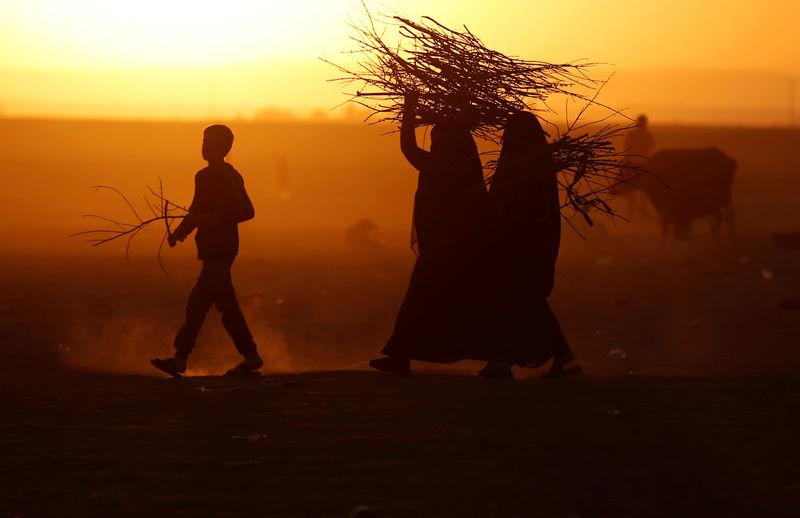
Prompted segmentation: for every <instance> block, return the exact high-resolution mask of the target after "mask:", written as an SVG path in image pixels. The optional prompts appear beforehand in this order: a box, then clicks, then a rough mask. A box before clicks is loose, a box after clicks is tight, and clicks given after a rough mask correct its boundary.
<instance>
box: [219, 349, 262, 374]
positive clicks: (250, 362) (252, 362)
mask: <svg viewBox="0 0 800 518" xmlns="http://www.w3.org/2000/svg"><path fill="white" fill-rule="evenodd" d="M263 365H264V360H262V359H261V356H259V355H258V353H257V352H255V351H254V352H253V353H252V354H249V355H247V356H245V357H244V361H243V362H242V363H240V364H239V365H237V366H236V367H234V368H232V369H229V370H228V372H226V373H225V375H226V376H247V375H256V376H258V375H259V374H258V373H257V372H255V371H257V370H258V369H260V368H261V367H263Z"/></svg>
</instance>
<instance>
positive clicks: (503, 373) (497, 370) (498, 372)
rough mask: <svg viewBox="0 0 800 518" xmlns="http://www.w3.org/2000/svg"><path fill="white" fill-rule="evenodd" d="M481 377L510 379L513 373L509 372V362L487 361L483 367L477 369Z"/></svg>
mask: <svg viewBox="0 0 800 518" xmlns="http://www.w3.org/2000/svg"><path fill="white" fill-rule="evenodd" d="M478 376H480V377H481V378H505V379H511V378H513V377H514V373H513V372H511V364H510V363H505V362H489V363H487V364H486V366H485V367H484V368H482V369H481V370H480V371H478Z"/></svg>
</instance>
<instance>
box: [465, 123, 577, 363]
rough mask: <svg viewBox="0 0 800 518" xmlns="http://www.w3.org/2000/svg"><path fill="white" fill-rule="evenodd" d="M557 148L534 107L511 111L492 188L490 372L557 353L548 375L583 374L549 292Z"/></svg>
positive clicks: (555, 238)
mask: <svg viewBox="0 0 800 518" xmlns="http://www.w3.org/2000/svg"><path fill="white" fill-rule="evenodd" d="M555 173H556V171H555V165H554V162H553V157H552V154H551V152H550V150H549V148H548V144H547V138H546V134H545V132H544V130H543V129H542V127H541V125H540V123H539V120H538V119H537V118H536V116H535V115H534V114H532V113H528V112H519V113H516V114H513V115H511V116H510V117H509V118H508V120H507V122H506V126H505V129H504V132H503V147H502V150H501V152H500V158H499V160H498V164H497V169H496V170H495V174H494V175H493V176H492V181H491V189H490V190H489V199H490V204H489V207H490V210H491V216H490V219H489V231H488V232H487V237H486V239H487V242H488V243H489V247H488V253H489V254H490V256H489V258H488V260H487V261H486V263H487V264H488V265H490V266H491V268H490V272H489V281H488V283H487V286H488V287H487V293H486V298H488V299H489V300H488V304H487V307H488V312H489V315H488V317H489V318H488V322H489V326H488V330H487V334H486V338H485V340H486V345H485V347H484V349H483V350H482V351H481V354H480V355H478V357H476V359H483V360H487V362H488V363H487V365H486V367H484V368H483V369H482V370H481V371H480V373H479V374H480V375H481V376H484V377H504V378H510V377H512V373H511V366H512V365H520V366H528V367H536V366H539V365H542V364H544V363H545V362H547V361H548V360H549V359H550V358H552V359H553V365H552V367H551V368H550V370H549V371H548V373H547V374H546V376H549V377H555V376H562V375H565V374H572V373H576V372H578V367H571V368H565V365H566V364H567V363H569V362H570V361H572V360H573V359H574V358H575V355H574V354H573V353H572V350H571V349H570V347H569V345H568V344H567V341H566V339H565V338H564V335H563V333H562V332H561V328H560V326H559V325H558V322H557V321H556V318H555V315H553V312H552V310H551V309H550V306H549V305H548V303H547V300H546V298H547V297H548V296H549V295H550V294H551V292H552V291H553V283H554V278H555V265H556V259H557V257H558V250H559V246H560V243H561V213H560V204H559V197H558V182H557V179H556V174H555Z"/></svg>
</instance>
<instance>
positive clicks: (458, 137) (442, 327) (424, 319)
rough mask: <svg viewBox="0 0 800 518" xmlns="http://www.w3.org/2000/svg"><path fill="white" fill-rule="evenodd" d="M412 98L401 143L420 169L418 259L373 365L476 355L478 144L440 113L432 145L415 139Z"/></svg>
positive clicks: (481, 194)
mask: <svg viewBox="0 0 800 518" xmlns="http://www.w3.org/2000/svg"><path fill="white" fill-rule="evenodd" d="M416 103H417V98H416V95H415V94H409V95H407V96H406V99H405V112H404V113H403V120H402V124H401V129H400V147H401V150H402V152H403V154H404V155H405V157H406V159H407V160H408V161H409V162H410V163H411V165H413V166H414V168H416V169H417V170H418V171H419V179H418V184H417V192H416V195H415V197H414V216H413V224H412V244H413V245H414V249H415V252H416V253H417V261H416V263H415V265H414V270H413V272H412V274H411V280H410V282H409V287H408V291H407V292H406V296H405V299H404V300H403V303H402V305H401V307H400V310H399V311H398V315H397V320H396V322H395V328H394V332H393V333H392V336H391V337H390V338H389V340H388V342H387V344H386V346H385V347H384V348H383V353H384V354H385V355H386V357H385V358H379V359H376V360H372V361H370V366H372V367H373V368H376V369H379V370H383V371H387V372H393V373H397V374H408V373H410V372H411V369H410V360H412V359H414V360H423V361H432V362H442V363H444V362H453V361H457V360H461V359H464V358H470V357H472V356H473V351H474V349H475V347H476V338H477V334H476V333H475V332H474V329H475V327H474V326H475V325H476V322H477V319H478V318H479V317H480V308H479V301H478V300H477V299H476V297H475V292H476V291H479V290H477V289H476V286H478V285H479V283H480V282H481V281H480V276H481V275H482V272H481V271H480V268H479V266H480V265H479V264H478V261H477V260H476V259H477V258H478V257H479V254H477V253H476V250H477V247H479V246H480V242H479V240H477V239H476V233H477V230H478V228H479V227H480V226H481V225H482V220H483V209H484V208H485V203H486V195H487V193H486V187H485V183H484V179H483V167H482V165H481V161H480V156H479V155H478V148H477V146H476V145H475V141H474V139H473V138H472V135H471V133H470V130H469V127H468V126H467V125H466V124H465V123H463V122H461V121H458V120H443V121H440V122H439V123H437V124H436V125H435V126H434V128H433V130H432V131H431V148H430V151H425V150H423V149H421V148H420V147H419V146H418V145H417V141H416V135H415V128H414V126H415V111H416Z"/></svg>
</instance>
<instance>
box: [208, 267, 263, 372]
mask: <svg viewBox="0 0 800 518" xmlns="http://www.w3.org/2000/svg"><path fill="white" fill-rule="evenodd" d="M215 302H216V306H217V309H218V310H219V312H220V313H222V325H223V326H224V327H225V330H226V331H227V332H228V334H229V335H230V337H231V338H232V339H233V344H234V345H235V346H236V349H237V350H238V351H239V354H241V355H242V356H244V357H245V358H247V357H250V356H252V355H254V354H255V353H256V344H255V342H254V341H253V335H252V334H251V333H250V328H249V327H247V322H246V321H245V319H244V315H243V314H242V310H241V308H240V307H239V302H238V301H237V300H236V291H235V290H234V289H233V280H232V279H231V271H230V267H228V270H227V272H226V275H225V278H224V280H223V282H222V283H221V285H220V288H219V291H218V292H217V298H216V299H215Z"/></svg>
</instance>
